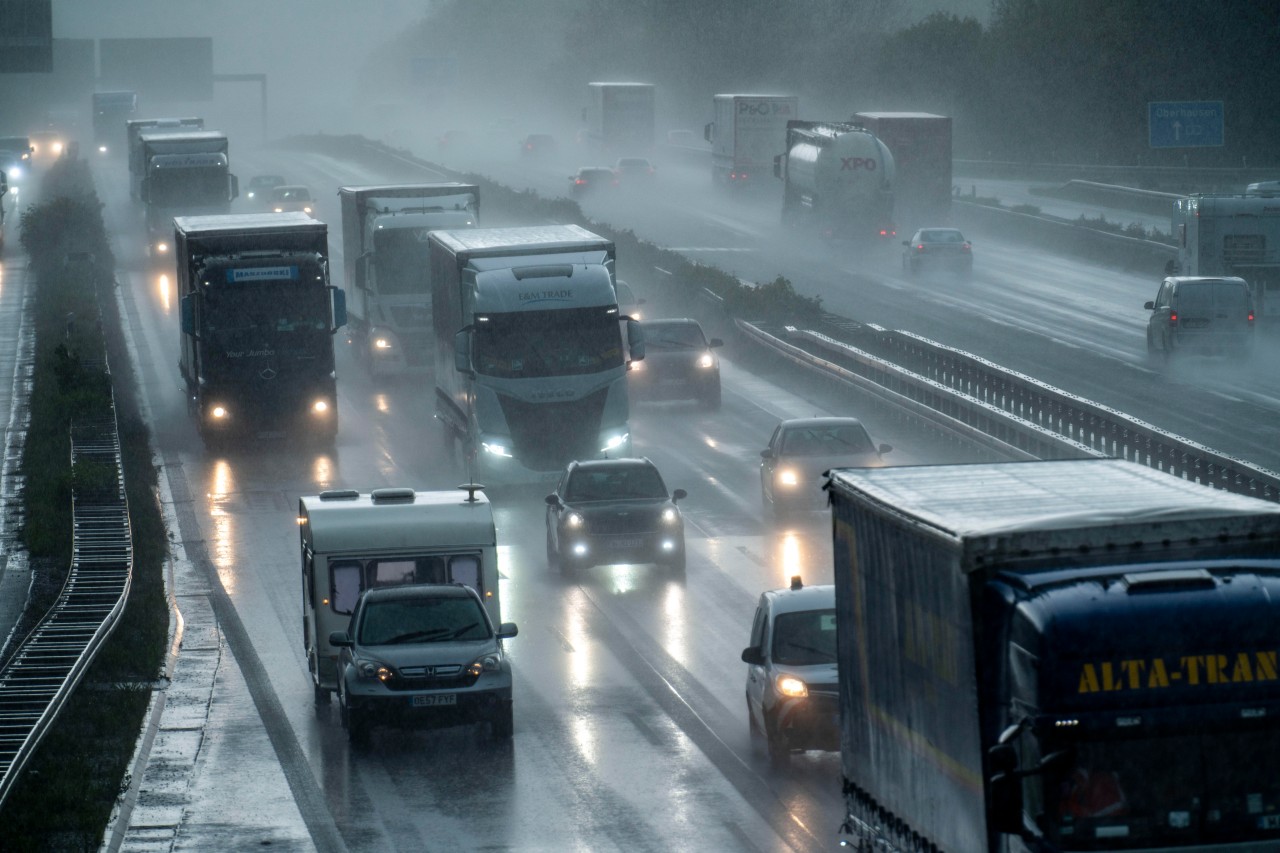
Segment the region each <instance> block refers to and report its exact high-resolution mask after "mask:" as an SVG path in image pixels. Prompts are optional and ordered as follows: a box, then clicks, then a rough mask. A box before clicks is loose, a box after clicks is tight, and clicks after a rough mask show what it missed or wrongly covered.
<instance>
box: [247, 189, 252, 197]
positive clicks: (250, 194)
mask: <svg viewBox="0 0 1280 853" xmlns="http://www.w3.org/2000/svg"><path fill="white" fill-rule="evenodd" d="M246 198H253V190H249V194H248V195H247V196H246Z"/></svg>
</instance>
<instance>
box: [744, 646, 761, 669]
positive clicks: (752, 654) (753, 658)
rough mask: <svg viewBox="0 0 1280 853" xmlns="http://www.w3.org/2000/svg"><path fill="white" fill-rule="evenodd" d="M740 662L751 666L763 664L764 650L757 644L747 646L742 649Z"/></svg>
mask: <svg viewBox="0 0 1280 853" xmlns="http://www.w3.org/2000/svg"><path fill="white" fill-rule="evenodd" d="M742 662H743V663H749V664H751V665H752V666H764V652H762V651H760V647H759V646H747V647H746V648H745V649H743V650H742Z"/></svg>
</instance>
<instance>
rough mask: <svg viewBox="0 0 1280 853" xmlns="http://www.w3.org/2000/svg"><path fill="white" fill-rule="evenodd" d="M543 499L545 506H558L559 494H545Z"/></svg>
mask: <svg viewBox="0 0 1280 853" xmlns="http://www.w3.org/2000/svg"><path fill="white" fill-rule="evenodd" d="M544 500H545V501H546V504H547V506H560V496H559V495H554V494H553V495H547V496H546V498H545V499H544Z"/></svg>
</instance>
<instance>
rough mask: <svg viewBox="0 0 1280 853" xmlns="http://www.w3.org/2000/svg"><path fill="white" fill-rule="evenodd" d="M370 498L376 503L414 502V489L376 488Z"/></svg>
mask: <svg viewBox="0 0 1280 853" xmlns="http://www.w3.org/2000/svg"><path fill="white" fill-rule="evenodd" d="M369 498H370V500H372V501H373V502H374V503H375V504H386V503H413V489H406V488H398V489H374V490H373V491H372V492H370V493H369Z"/></svg>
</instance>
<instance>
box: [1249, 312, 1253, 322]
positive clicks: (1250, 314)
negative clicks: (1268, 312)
mask: <svg viewBox="0 0 1280 853" xmlns="http://www.w3.org/2000/svg"><path fill="white" fill-rule="evenodd" d="M1249 322H1250V323H1252V322H1253V312H1252V311H1250V312H1249Z"/></svg>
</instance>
